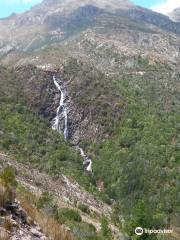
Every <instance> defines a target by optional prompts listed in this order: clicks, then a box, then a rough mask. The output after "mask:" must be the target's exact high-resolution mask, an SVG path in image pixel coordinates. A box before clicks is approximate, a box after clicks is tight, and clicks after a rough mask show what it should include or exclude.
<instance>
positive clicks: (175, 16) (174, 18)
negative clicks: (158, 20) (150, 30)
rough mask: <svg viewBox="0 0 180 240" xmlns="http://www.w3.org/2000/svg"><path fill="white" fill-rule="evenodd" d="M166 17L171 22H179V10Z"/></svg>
mask: <svg viewBox="0 0 180 240" xmlns="http://www.w3.org/2000/svg"><path fill="white" fill-rule="evenodd" d="M168 15H169V17H170V18H171V19H172V20H173V21H176V22H180V8H176V9H174V10H173V11H172V12H171V13H169V14H168Z"/></svg>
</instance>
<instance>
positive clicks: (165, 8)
mask: <svg viewBox="0 0 180 240" xmlns="http://www.w3.org/2000/svg"><path fill="white" fill-rule="evenodd" d="M178 7H180V0H166V1H165V2H164V3H161V4H157V5H154V6H152V7H151V9H152V10H153V11H155V12H160V13H163V14H167V13H170V12H172V10H174V9H175V8H178Z"/></svg>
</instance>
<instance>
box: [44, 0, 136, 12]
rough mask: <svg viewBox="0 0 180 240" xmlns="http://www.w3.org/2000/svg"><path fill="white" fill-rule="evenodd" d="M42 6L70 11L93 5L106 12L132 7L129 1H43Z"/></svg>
mask: <svg viewBox="0 0 180 240" xmlns="http://www.w3.org/2000/svg"><path fill="white" fill-rule="evenodd" d="M42 5H48V6H51V7H53V5H56V7H58V9H61V10H62V11H66V10H69V11H72V10H74V9H76V8H78V7H83V6H85V5H93V6H95V7H98V8H102V9H106V10H116V9H124V8H125V9H127V8H131V7H132V6H134V5H133V3H132V2H130V1H129V0H44V1H43V2H42Z"/></svg>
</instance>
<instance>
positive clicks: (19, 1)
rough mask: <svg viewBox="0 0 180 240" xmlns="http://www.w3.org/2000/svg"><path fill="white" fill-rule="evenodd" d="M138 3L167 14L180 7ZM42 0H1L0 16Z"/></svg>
mask: <svg viewBox="0 0 180 240" xmlns="http://www.w3.org/2000/svg"><path fill="white" fill-rule="evenodd" d="M131 1H132V2H134V3H135V4H137V5H140V6H142V7H146V8H150V9H152V10H154V11H157V12H160V13H163V14H166V13H169V12H171V11H172V10H173V9H174V8H177V7H180V0H131ZM40 2H42V0H0V18H3V17H7V16H9V15H10V14H12V13H22V12H24V11H26V10H28V9H30V8H31V7H32V6H34V5H35V4H37V3H40Z"/></svg>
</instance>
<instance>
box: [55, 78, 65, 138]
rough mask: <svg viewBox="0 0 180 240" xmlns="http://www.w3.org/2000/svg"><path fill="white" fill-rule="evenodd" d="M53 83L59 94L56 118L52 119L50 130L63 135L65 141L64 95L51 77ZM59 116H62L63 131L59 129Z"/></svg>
mask: <svg viewBox="0 0 180 240" xmlns="http://www.w3.org/2000/svg"><path fill="white" fill-rule="evenodd" d="M53 82H54V85H55V86H56V88H57V89H58V91H59V92H60V101H59V106H58V108H57V111H56V117H55V118H54V119H53V121H52V122H53V125H52V129H54V130H56V131H58V132H59V133H62V132H63V134H64V138H65V139H67V137H68V114H67V107H66V104H65V93H64V91H63V88H62V87H61V86H60V84H59V83H58V82H57V80H56V77H55V76H53ZM61 116H63V121H64V124H63V131H62V129H61V124H60V123H61Z"/></svg>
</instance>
